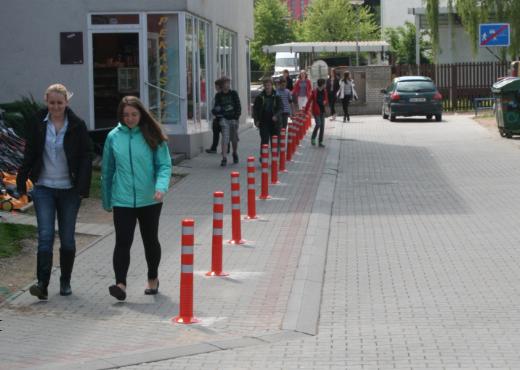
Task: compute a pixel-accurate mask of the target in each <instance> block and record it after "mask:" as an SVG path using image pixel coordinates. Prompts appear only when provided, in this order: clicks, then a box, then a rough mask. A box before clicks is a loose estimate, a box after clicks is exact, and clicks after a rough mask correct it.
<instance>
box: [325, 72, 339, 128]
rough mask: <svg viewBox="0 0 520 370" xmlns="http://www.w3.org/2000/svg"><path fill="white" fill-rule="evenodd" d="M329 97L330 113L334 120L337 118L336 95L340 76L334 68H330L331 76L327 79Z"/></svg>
mask: <svg viewBox="0 0 520 370" xmlns="http://www.w3.org/2000/svg"><path fill="white" fill-rule="evenodd" d="M326 89H327V97H328V99H329V108H330V115H331V116H332V118H331V119H332V120H333V121H334V120H335V119H336V95H337V94H338V90H339V78H338V76H337V75H336V70H335V69H334V68H331V69H330V76H329V78H328V79H327V86H326Z"/></svg>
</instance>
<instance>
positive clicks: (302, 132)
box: [298, 118, 307, 141]
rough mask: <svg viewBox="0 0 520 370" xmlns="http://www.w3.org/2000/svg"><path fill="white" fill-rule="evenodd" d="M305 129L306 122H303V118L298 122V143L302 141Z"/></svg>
mask: <svg viewBox="0 0 520 370" xmlns="http://www.w3.org/2000/svg"><path fill="white" fill-rule="evenodd" d="M306 127H307V122H306V121H305V118H302V120H301V121H300V131H299V132H298V134H299V138H300V141H302V140H303V137H304V136H305V130H306Z"/></svg>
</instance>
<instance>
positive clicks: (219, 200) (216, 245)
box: [206, 191, 229, 276]
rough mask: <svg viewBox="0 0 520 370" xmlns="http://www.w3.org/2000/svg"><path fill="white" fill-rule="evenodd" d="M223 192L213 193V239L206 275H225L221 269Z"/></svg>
mask: <svg viewBox="0 0 520 370" xmlns="http://www.w3.org/2000/svg"><path fill="white" fill-rule="evenodd" d="M223 217H224V193H223V192H221V191H216V192H214V193H213V239H212V242H211V271H209V272H207V273H206V276H227V275H229V274H227V273H225V272H223V271H222V229H223V226H224V218H223Z"/></svg>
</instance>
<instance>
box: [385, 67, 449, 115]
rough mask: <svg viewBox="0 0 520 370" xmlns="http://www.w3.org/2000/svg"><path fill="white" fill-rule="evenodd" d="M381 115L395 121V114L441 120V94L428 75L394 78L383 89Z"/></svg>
mask: <svg viewBox="0 0 520 370" xmlns="http://www.w3.org/2000/svg"><path fill="white" fill-rule="evenodd" d="M381 92H382V93H383V94H384V98H383V108H382V115H383V118H385V119H387V118H390V121H395V119H396V117H397V116H403V117H411V116H426V118H427V119H428V120H430V119H432V117H433V116H435V120H437V121H442V95H441V94H440V93H439V91H438V90H437V87H435V84H434V83H433V81H432V80H431V78H429V77H423V76H406V77H397V78H394V80H393V81H392V84H391V85H390V86H389V87H388V88H387V89H385V90H381Z"/></svg>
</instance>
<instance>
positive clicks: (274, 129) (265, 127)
mask: <svg viewBox="0 0 520 370" xmlns="http://www.w3.org/2000/svg"><path fill="white" fill-rule="evenodd" d="M274 135H277V136H278V142H280V128H279V127H278V125H276V123H274V122H273V123H261V124H260V158H261V157H262V145H264V144H270V143H271V138H272V137H273V136H274ZM269 150H270V149H269Z"/></svg>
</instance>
